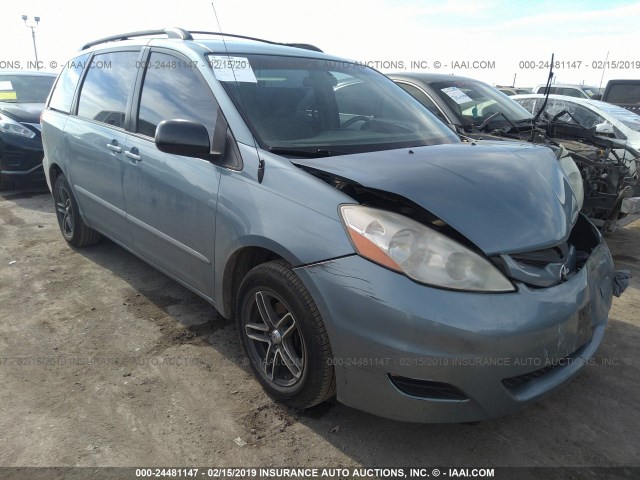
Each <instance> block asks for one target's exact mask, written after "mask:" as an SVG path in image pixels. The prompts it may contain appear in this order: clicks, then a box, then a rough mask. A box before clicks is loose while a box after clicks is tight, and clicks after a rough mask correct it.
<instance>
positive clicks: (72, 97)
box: [42, 28, 623, 422]
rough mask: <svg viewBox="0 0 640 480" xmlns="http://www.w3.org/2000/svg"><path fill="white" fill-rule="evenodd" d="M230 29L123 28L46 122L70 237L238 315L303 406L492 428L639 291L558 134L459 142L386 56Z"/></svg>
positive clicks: (79, 72)
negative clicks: (106, 242)
mask: <svg viewBox="0 0 640 480" xmlns="http://www.w3.org/2000/svg"><path fill="white" fill-rule="evenodd" d="M138 37H142V38H138ZM149 37H152V38H149ZM165 37H168V38H165ZM221 37H222V36H221V34H219V33H203V32H193V33H191V32H188V31H186V30H183V29H179V28H171V29H166V30H158V31H144V32H134V33H128V34H123V35H118V36H114V37H110V38H107V39H102V40H98V41H95V42H91V43H89V44H87V46H86V47H85V48H84V49H83V50H82V51H81V52H80V53H79V54H78V57H77V58H75V59H74V61H72V62H69V63H67V67H66V69H65V70H63V72H62V73H61V75H60V77H59V79H58V82H57V84H56V86H55V87H54V91H53V93H52V95H51V100H50V103H49V105H48V106H47V108H46V109H45V111H44V113H43V116H42V131H43V138H44V147H45V160H44V165H45V172H46V174H47V178H48V182H49V185H50V186H51V189H52V193H53V199H54V208H55V211H56V214H57V217H58V222H59V226H60V230H61V233H62V236H63V238H64V239H65V240H66V241H67V242H68V243H69V244H70V245H72V246H74V247H82V246H86V245H90V244H94V243H96V242H97V241H98V240H99V238H100V235H106V236H108V237H110V238H112V239H114V240H115V241H116V242H117V243H119V244H120V245H122V246H124V247H125V248H126V249H128V250H130V251H131V252H133V253H134V254H136V255H138V256H139V257H140V258H142V259H144V260H145V261H147V262H148V263H150V264H151V265H153V266H155V267H156V268H158V269H160V270H161V271H163V272H164V273H166V274H167V275H169V276H171V277H172V278H174V279H176V280H177V281H179V282H180V283H181V284H183V285H185V286H187V287H188V288H190V289H191V290H193V291H194V292H196V293H198V294H199V295H201V296H202V297H203V298H205V299H207V300H208V301H209V302H211V303H212V304H213V305H214V306H215V308H216V309H217V310H218V311H219V312H220V313H221V314H222V315H223V316H224V317H226V318H230V319H231V318H235V320H236V322H237V327H238V333H239V336H240V339H241V344H242V346H243V349H244V351H245V353H246V355H247V356H248V358H249V360H250V365H251V369H252V371H253V373H254V375H255V377H256V378H257V380H258V381H259V382H260V384H261V385H262V387H263V388H264V389H265V391H266V392H267V393H268V394H269V395H271V396H272V397H273V398H275V399H277V400H279V401H282V402H284V403H286V404H287V405H290V406H293V407H297V408H307V407H311V406H313V405H316V404H318V403H321V402H323V401H324V400H327V399H328V398H330V397H332V396H333V395H337V398H338V400H339V401H341V402H343V403H345V404H347V405H350V406H352V407H355V408H358V409H361V410H365V411H368V412H371V413H374V414H377V415H381V416H385V417H390V418H394V419H399V420H407V421H418V422H464V421H474V420H481V419H486V418H491V417H496V416H500V415H504V414H507V413H510V412H514V411H517V410H519V409H521V408H522V407H524V406H526V405H528V404H530V403H532V402H534V401H536V400H538V399H540V398H542V397H543V396H545V395H547V394H549V393H551V392H553V391H554V390H556V389H558V388H560V387H562V386H563V385H565V384H566V383H567V382H569V381H570V380H571V379H572V378H574V377H575V376H576V375H577V374H578V373H579V372H580V371H581V370H582V368H583V367H584V365H585V363H586V361H587V360H588V359H589V358H590V357H591V356H592V355H593V354H594V352H595V351H596V349H597V348H598V346H599V344H600V342H601V341H602V338H603V335H604V331H605V325H606V323H607V319H608V312H609V309H610V307H611V301H612V295H613V294H614V289H615V288H617V290H615V293H618V294H619V293H621V290H622V288H623V287H622V286H621V287H620V288H618V284H619V283H620V282H616V279H618V278H619V276H618V275H616V272H615V271H614V268H613V261H612V258H611V254H610V252H609V249H608V247H607V245H606V243H605V242H604V241H603V238H602V236H601V234H600V233H599V232H598V230H597V229H596V228H595V227H594V226H593V225H592V224H591V223H590V222H589V221H588V220H587V219H586V217H585V216H584V215H582V214H581V213H580V206H581V203H582V191H581V190H580V189H579V188H577V189H576V190H574V188H576V186H579V185H581V184H580V182H578V183H577V184H576V183H575V182H574V181H573V180H571V178H568V177H567V176H566V175H565V173H564V172H563V170H562V169H561V166H560V164H559V162H558V161H557V159H556V156H555V155H554V154H553V152H552V151H551V150H550V149H548V148H541V147H537V146H533V145H529V144H516V143H507V142H501V143H500V144H497V145H496V144H494V145H479V144H478V145H475V144H471V143H462V142H460V140H459V138H458V136H457V135H455V134H454V133H453V132H452V131H451V130H450V129H449V128H447V127H446V126H445V125H444V124H443V123H442V122H440V121H438V120H437V119H436V118H435V117H434V116H433V115H431V114H430V113H429V111H428V110H427V109H425V108H424V107H423V106H422V105H421V104H420V103H418V102H417V101H415V100H414V99H413V98H411V97H410V96H409V95H406V94H405V93H404V92H403V91H402V89H400V88H399V87H398V86H397V85H395V84H394V83H393V82H392V81H390V80H389V79H388V78H386V77H384V76H383V75H382V74H380V73H378V72H376V71H374V70H372V69H370V68H368V67H364V66H362V65H360V64H357V63H352V62H350V61H347V60H343V59H341V58H337V57H332V56H330V55H326V54H324V53H321V52H318V51H312V50H308V49H303V48H295V47H291V46H285V45H282V44H276V43H273V42H268V41H264V40H259V39H248V38H247V37H243V38H242V40H241V41H238V40H236V39H234V37H233V36H229V35H226V34H225V35H224V38H221ZM193 40H197V41H193ZM223 40H224V41H223ZM103 61H109V65H110V66H111V68H109V69H104V68H102V69H101V68H91V66H92V65H93V64H94V63H97V62H103ZM194 65H197V68H194ZM140 69H142V71H140ZM339 82H344V85H346V84H349V85H351V86H353V88H352V87H351V86H350V87H348V88H346V87H345V88H338V86H339ZM134 106H135V107H134ZM518 108H520V107H518ZM105 111H108V112H110V115H109V117H108V118H111V119H114V120H116V121H117V122H118V123H117V124H112V123H108V122H107V120H106V118H107V116H105V115H104V114H103V112H105ZM532 172H536V173H535V174H532ZM570 176H571V174H569V177H570ZM572 184H573V187H572ZM105 341H108V339H106V340H105ZM238 381H241V379H240V378H238Z"/></svg>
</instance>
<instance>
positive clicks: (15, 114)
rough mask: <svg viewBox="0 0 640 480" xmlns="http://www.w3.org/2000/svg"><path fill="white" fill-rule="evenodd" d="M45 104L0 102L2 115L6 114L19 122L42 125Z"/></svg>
mask: <svg viewBox="0 0 640 480" xmlns="http://www.w3.org/2000/svg"><path fill="white" fill-rule="evenodd" d="M42 110H44V103H9V102H0V113H6V114H7V115H8V116H10V117H11V118H13V119H14V120H15V121H17V122H21V123H40V114H41V113H42Z"/></svg>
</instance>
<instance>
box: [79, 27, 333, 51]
mask: <svg viewBox="0 0 640 480" xmlns="http://www.w3.org/2000/svg"><path fill="white" fill-rule="evenodd" d="M191 34H196V35H218V36H221V37H231V38H241V39H243V40H253V41H256V42H262V43H269V44H271V45H284V46H287V47H294V48H304V49H306V50H313V51H316V52H322V50H320V49H319V48H318V47H316V46H315V45H310V44H308V43H279V42H272V41H270V40H264V39H262V38H256V37H247V36H245V35H236V34H233V33H222V32H207V31H201V30H193V31H187V30H184V29H182V28H177V27H168V28H163V29H160V30H141V31H138V32H129V33H121V34H119V35H112V36H110V37H104V38H100V39H98V40H93V41H91V42H89V43H85V44H84V45H83V46H82V48H81V49H80V50H86V49H87V48H89V47H93V46H95V45H99V44H101V43H107V42H117V41H120V40H128V39H130V38H133V37H146V36H148V35H166V36H167V38H178V39H180V40H193V36H192V35H191Z"/></svg>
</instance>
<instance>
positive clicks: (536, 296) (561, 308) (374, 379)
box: [296, 241, 615, 423]
mask: <svg viewBox="0 0 640 480" xmlns="http://www.w3.org/2000/svg"><path fill="white" fill-rule="evenodd" d="M296 273H297V274H298V276H299V277H300V278H301V279H302V281H303V282H304V284H305V285H306V286H307V287H308V288H309V290H310V291H311V293H312V295H313V297H314V298H315V299H316V302H317V304H318V308H319V309H320V311H321V314H322V316H323V318H324V320H325V324H326V326H327V330H328V332H329V335H330V340H331V345H332V349H333V353H334V358H333V363H334V365H335V371H336V383H337V396H338V400H339V401H341V402H342V403H344V404H346V405H349V406H352V407H355V408H358V409H360V410H364V411H367V412H370V413H373V414H376V415H379V416H383V417H388V418H392V419H397V420H404V421H414V422H434V423H436V422H468V421H477V420H483V419H488V418H493V417H497V416H501V415H505V414H508V413H511V412H515V411H517V410H519V409H521V408H522V407H524V406H525V405H527V404H530V403H532V402H534V401H536V400H538V399H540V398H542V397H543V396H545V395H547V394H549V393H551V392H553V391H554V390H556V389H558V388H559V387H561V386H562V385H564V384H566V383H567V382H568V381H570V380H571V379H572V378H574V377H575V376H576V375H577V374H578V373H579V372H580V370H581V369H582V368H583V367H584V365H585V362H587V361H588V359H589V358H590V357H591V356H592V355H593V354H594V352H595V351H596V349H597V348H598V346H599V344H600V342H601V341H602V338H603V334H604V330H605V325H606V323H607V319H608V312H609V309H610V307H611V301H612V296H613V293H614V292H613V289H614V283H615V282H614V279H615V272H614V268H613V261H612V258H611V254H610V252H609V249H608V247H607V245H606V244H605V243H604V242H603V241H600V242H599V244H598V245H597V246H596V247H595V249H594V250H593V251H592V252H591V254H590V256H589V258H588V259H587V261H586V263H585V264H584V267H583V268H581V269H580V270H579V271H577V272H575V273H573V274H572V275H571V276H570V277H569V278H568V279H567V280H566V281H565V282H563V283H560V284H558V285H555V286H553V287H549V288H533V287H528V286H526V285H524V284H517V287H518V291H517V292H515V293H502V294H492V293H469V292H459V291H450V290H443V289H437V288H432V287H428V286H425V285H420V284H417V283H415V282H413V281H411V280H410V279H408V278H407V277H405V276H403V275H400V274H398V273H395V272H392V271H390V270H387V269H384V268H382V267H380V266H378V265H375V264H373V263H371V262H369V261H367V260H365V259H363V258H361V257H359V256H355V255H354V256H348V257H343V258H339V259H335V260H331V261H328V262H324V263H321V264H315V265H310V266H305V267H299V268H297V269H296Z"/></svg>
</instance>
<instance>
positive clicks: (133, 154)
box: [124, 147, 142, 162]
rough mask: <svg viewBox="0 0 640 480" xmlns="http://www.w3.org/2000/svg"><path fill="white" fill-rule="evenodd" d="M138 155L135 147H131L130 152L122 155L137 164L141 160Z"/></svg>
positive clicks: (126, 151) (127, 151)
mask: <svg viewBox="0 0 640 480" xmlns="http://www.w3.org/2000/svg"><path fill="white" fill-rule="evenodd" d="M138 153H140V152H139V151H138V149H137V148H136V147H133V148H132V149H131V150H125V152H124V155H125V157H129V158H130V159H131V160H135V161H136V162H139V161H140V160H142V158H140V155H138Z"/></svg>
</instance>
